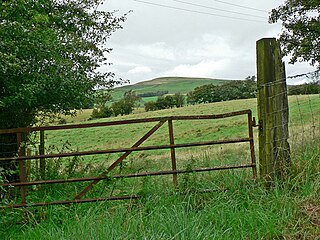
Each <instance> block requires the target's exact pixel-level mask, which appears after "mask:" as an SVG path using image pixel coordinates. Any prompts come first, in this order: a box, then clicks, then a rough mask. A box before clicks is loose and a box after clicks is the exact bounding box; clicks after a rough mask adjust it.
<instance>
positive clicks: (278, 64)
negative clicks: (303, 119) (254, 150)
mask: <svg viewBox="0 0 320 240" xmlns="http://www.w3.org/2000/svg"><path fill="white" fill-rule="evenodd" d="M257 87H258V117H259V168H260V177H261V178H263V179H265V180H266V181H267V182H268V183H270V182H272V181H273V180H274V179H276V178H280V179H283V178H285V176H286V173H287V171H288V167H289V165H290V146H289V143H288V137H289V133H288V118H289V107H288V95H287V84H286V75H285V66H284V63H283V62H282V56H281V51H280V46H279V42H278V41H277V40H276V39H275V38H264V39H260V40H259V41H257Z"/></svg>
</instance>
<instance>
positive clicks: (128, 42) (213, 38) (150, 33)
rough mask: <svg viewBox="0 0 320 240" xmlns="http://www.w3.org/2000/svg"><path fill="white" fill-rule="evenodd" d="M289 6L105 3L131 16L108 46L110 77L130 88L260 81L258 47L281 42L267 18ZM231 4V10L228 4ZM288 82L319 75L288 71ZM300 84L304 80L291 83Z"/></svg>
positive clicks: (301, 67)
mask: <svg viewBox="0 0 320 240" xmlns="http://www.w3.org/2000/svg"><path fill="white" fill-rule="evenodd" d="M283 2H284V0H280V1H279V0H277V1H276V0H268V1H257V0H221V1H220V0H161V1H159V0H105V1H104V3H103V5H102V6H101V9H103V10H107V11H113V10H117V13H116V15H117V16H121V15H122V14H124V13H127V12H129V11H132V12H130V13H129V14H128V16H127V20H126V22H125V23H124V24H123V29H120V30H117V31H116V32H115V33H114V34H113V35H112V36H111V37H110V40H109V43H108V46H109V47H111V48H113V51H112V52H111V53H110V54H109V55H108V59H109V62H111V63H112V65H111V66H106V67H103V68H102V69H101V70H102V71H111V72H114V73H115V74H116V77H117V78H122V79H126V80H130V84H134V83H137V82H141V81H146V80H150V79H153V78H157V77H167V76H180V77H204V78H215V79H231V80H233V79H245V78H246V77H247V76H252V75H256V41H257V40H259V39H261V38H269V37H278V36H279V34H280V32H281V24H280V23H278V24H269V23H268V15H269V14H268V13H269V12H270V11H271V9H273V8H275V7H277V6H279V5H280V4H282V3H283ZM228 3H229V4H228ZM288 60H289V59H288V58H285V59H284V61H285V62H286V71H287V76H293V75H296V74H300V73H305V72H310V71H314V70H315V68H313V67H311V66H309V64H308V63H298V64H295V65H292V64H290V65H288V64H287V62H288ZM290 81H291V82H289V84H298V83H301V82H302V81H303V79H291V80H290Z"/></svg>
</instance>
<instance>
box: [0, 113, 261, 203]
mask: <svg viewBox="0 0 320 240" xmlns="http://www.w3.org/2000/svg"><path fill="white" fill-rule="evenodd" d="M239 115H247V126H248V136H247V137H246V138H234V139H224V140H215V141H202V142H192V143H182V144H176V143H175V135H174V130H173V122H174V121H177V120H179V121H189V120H210V119H222V118H230V117H234V116H239ZM148 122H149V123H150V122H155V123H156V124H155V125H154V126H153V127H152V128H151V129H150V130H149V131H148V132H147V133H146V134H145V135H143V136H142V137H141V138H140V139H139V140H138V141H137V142H136V143H135V144H133V145H132V146H131V147H125V148H116V149H104V150H94V151H80V152H71V153H70V152H68V153H59V154H44V152H41V151H40V153H39V154H38V155H33V156H26V155H25V151H24V150H23V136H24V135H26V134H29V133H32V132H38V131H40V132H41V134H40V137H41V136H42V137H43V135H44V134H43V133H44V131H48V130H51V131H52V130H54V131H55V130H57V131H58V130H67V129H82V128H94V127H108V126H115V125H128V124H139V123H148ZM165 123H167V124H168V129H169V131H168V139H169V142H170V144H166V145H155V146H141V145H142V143H144V142H145V141H146V140H147V139H148V138H149V137H150V136H152V135H153V134H154V133H155V132H156V131H157V130H158V129H159V128H160V127H161V126H163V125H164V124H165ZM254 126H255V123H254V119H253V118H252V112H251V110H243V111H237V112H230V113H225V114H218V115H192V116H169V117H156V118H144V119H131V120H122V121H112V122H101V123H89V124H75V125H60V126H47V127H33V128H19V129H7V130H0V134H15V135H16V139H17V143H16V144H17V149H18V152H17V155H16V156H15V157H6V158H0V163H1V162H8V161H16V162H18V166H19V181H18V182H7V183H2V184H0V187H2V188H5V187H19V188H20V194H21V199H22V202H21V203H15V204H10V205H4V206H1V207H2V208H4V207H6V208H19V207H29V206H46V205H54V204H71V203H84V202H97V201H106V200H122V199H132V198H138V197H139V196H138V195H128V196H109V197H103V198H83V197H84V195H85V194H86V193H88V192H89V191H90V190H91V189H92V188H93V187H94V185H96V184H97V183H98V182H100V181H103V180H106V179H108V178H110V176H109V173H110V172H111V171H112V170H114V169H115V168H116V167H117V166H118V165H119V164H120V163H122V162H123V160H124V159H126V158H127V157H128V156H129V155H130V154H131V153H132V152H137V151H149V150H160V149H169V150H170V155H171V166H172V169H171V170H162V171H155V172H139V173H130V174H118V175H117V174H116V175H113V176H112V178H115V179H117V178H118V179H119V178H138V177H145V176H156V175H172V177H173V183H174V184H177V174H182V173H192V172H208V171H217V170H225V169H241V168H251V169H252V173H253V177H254V178H256V175H257V170H256V160H255V152H254V139H253V127H254ZM242 142H247V143H248V147H249V150H250V159H251V162H249V163H247V164H244V165H243V164H239V165H231V166H230V165H229V166H215V167H206V168H195V169H177V159H176V149H178V148H188V147H200V146H210V145H221V144H234V143H242ZM42 147H43V146H42ZM111 153H123V154H122V155H121V156H120V157H119V158H118V159H117V160H116V161H114V162H113V163H112V164H111V165H110V166H109V167H108V168H107V169H106V170H105V172H103V173H102V174H101V175H99V176H95V177H85V178H70V179H56V180H40V181H27V174H26V162H27V161H29V160H34V159H40V160H42V161H50V159H54V158H63V157H71V156H88V155H99V154H111ZM72 182H90V183H89V184H88V185H87V186H86V187H85V188H84V189H83V190H82V191H80V192H78V193H77V194H76V196H74V197H73V199H71V200H63V201H51V202H36V203H29V202H27V194H28V192H27V189H26V187H27V186H32V185H44V184H61V183H72Z"/></svg>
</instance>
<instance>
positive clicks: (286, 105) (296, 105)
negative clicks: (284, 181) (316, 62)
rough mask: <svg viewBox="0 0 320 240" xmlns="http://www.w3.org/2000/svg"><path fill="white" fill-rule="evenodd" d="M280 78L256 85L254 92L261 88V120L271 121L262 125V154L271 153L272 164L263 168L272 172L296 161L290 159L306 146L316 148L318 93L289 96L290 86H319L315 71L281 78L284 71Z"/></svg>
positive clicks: (318, 138) (319, 120)
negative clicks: (263, 98) (263, 113)
mask: <svg viewBox="0 0 320 240" xmlns="http://www.w3.org/2000/svg"><path fill="white" fill-rule="evenodd" d="M280 75H283V76H284V77H283V78H281V79H277V80H276V81H272V82H268V83H266V84H260V85H259V86H258V91H259V90H261V89H263V91H265V93H266V96H267V97H266V98H267V99H266V102H267V104H268V105H267V108H268V110H267V114H266V116H265V121H267V122H272V124H268V123H266V126H267V127H266V129H265V133H266V134H267V135H268V137H267V138H266V139H267V140H266V142H265V145H267V147H266V150H265V151H266V152H265V153H264V154H267V155H268V154H273V159H274V161H272V162H268V163H267V165H268V166H265V167H266V168H267V169H271V170H270V172H272V173H276V172H277V169H283V165H284V164H286V163H288V162H290V159H294V160H299V159H297V158H292V156H295V154H296V153H299V152H302V151H305V150H306V149H307V148H308V147H312V148H314V147H318V148H319V147H320V145H319V143H320V94H319V91H318V93H314V94H311V93H309V92H307V91H306V92H301V94H299V95H289V93H290V88H291V87H292V84H294V83H297V82H300V83H304V85H305V86H307V84H308V83H310V80H311V81H313V83H314V84H315V85H319V81H316V80H318V79H319V70H317V71H314V72H308V73H303V74H298V75H294V76H289V77H285V73H284V72H281V73H280ZM287 84H288V85H287ZM302 86H303V85H301V87H302ZM319 88H320V86H319ZM306 90H307V89H306ZM286 99H288V102H286ZM261 154H262V153H261ZM280 165H281V166H280ZM278 172H279V171H278Z"/></svg>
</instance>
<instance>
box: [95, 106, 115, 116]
mask: <svg viewBox="0 0 320 240" xmlns="http://www.w3.org/2000/svg"><path fill="white" fill-rule="evenodd" d="M112 115H113V111H112V108H111V107H109V106H101V107H100V108H94V109H93V110H92V114H91V117H90V118H91V119H95V118H108V117H111V116H112Z"/></svg>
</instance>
